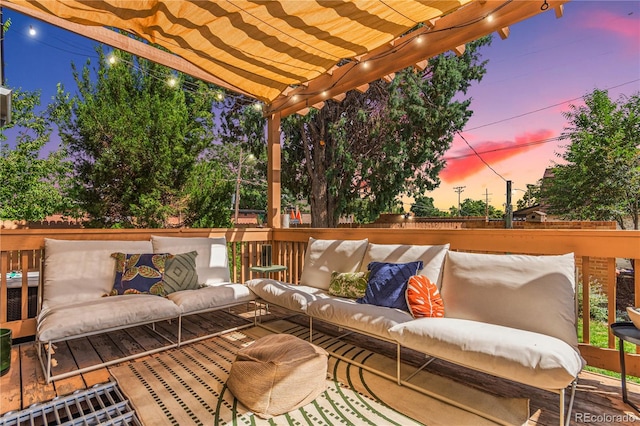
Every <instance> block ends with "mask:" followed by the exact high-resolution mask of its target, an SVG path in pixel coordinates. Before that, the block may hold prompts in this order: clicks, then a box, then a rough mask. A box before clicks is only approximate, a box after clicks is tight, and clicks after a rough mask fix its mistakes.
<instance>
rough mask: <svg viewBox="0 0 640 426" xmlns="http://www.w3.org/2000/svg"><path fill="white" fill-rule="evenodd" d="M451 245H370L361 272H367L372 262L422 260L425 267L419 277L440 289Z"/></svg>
mask: <svg viewBox="0 0 640 426" xmlns="http://www.w3.org/2000/svg"><path fill="white" fill-rule="evenodd" d="M448 250H449V244H444V245H436V246H419V245H409V244H374V243H370V244H369V245H368V247H367V251H366V252H365V254H364V259H363V260H362V265H361V266H360V271H366V270H367V266H368V265H369V263H371V262H387V263H407V262H415V261H416V260H422V264H423V265H424V266H423V268H422V269H421V270H419V271H418V275H424V276H426V277H427V278H429V281H431V282H432V283H435V284H436V285H437V286H438V288H440V283H441V277H442V266H443V264H444V257H445V255H446V254H447V251H448Z"/></svg>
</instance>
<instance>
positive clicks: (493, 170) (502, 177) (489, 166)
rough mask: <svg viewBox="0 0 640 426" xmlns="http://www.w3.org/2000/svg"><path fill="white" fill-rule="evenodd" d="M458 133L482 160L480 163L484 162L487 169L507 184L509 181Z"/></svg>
mask: <svg viewBox="0 0 640 426" xmlns="http://www.w3.org/2000/svg"><path fill="white" fill-rule="evenodd" d="M457 133H458V136H460V137H461V138H462V140H463V141H464V143H466V144H467V146H468V147H469V148H471V151H473V153H474V154H475V155H476V156H477V157H478V158H479V159H480V161H482V162H483V163H484V165H485V166H487V167H488V168H489V170H491V171H492V172H493V173H495V174H496V175H497V176H498V177H499V178H500V179H502V180H503V181H505V182H506V181H507V180H506V179H505V178H504V176H502V175H501V174H500V173H498V172H497V171H496V170H495V169H494V168H493V167H491V165H490V164H489V163H487V162H486V161H485V159H484V158H482V156H481V155H480V154H479V153H478V151H476V149H475V148H474V147H473V146H471V144H470V143H469V141H467V140H466V139H465V138H464V136H462V133H460V132H459V131H458V132H457Z"/></svg>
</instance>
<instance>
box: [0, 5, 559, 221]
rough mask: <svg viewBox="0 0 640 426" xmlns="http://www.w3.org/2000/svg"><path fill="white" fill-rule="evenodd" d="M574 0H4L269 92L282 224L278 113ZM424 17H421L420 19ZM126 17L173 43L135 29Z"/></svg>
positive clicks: (206, 76)
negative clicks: (135, 38)
mask: <svg viewBox="0 0 640 426" xmlns="http://www.w3.org/2000/svg"><path fill="white" fill-rule="evenodd" d="M567 1H568V0H527V1H517V0H506V1H498V0H446V1H435V0H434V1H427V0H386V1H384V2H381V1H375V0H350V1H342V2H329V1H320V0H305V1H298V0H280V1H270V2H252V1H245V0H237V1H234V2H219V1H211V2H192V1H174V0H105V1H99V2H98V1H96V2H86V1H80V0H0V7H6V8H9V9H12V10H15V11H17V12H19V13H23V14H25V15H28V16H32V17H34V18H36V19H40V20H42V21H45V22H48V23H50V24H53V25H56V26H59V27H61V28H64V29H67V30H69V31H72V32H75V33H78V34H81V35H83V36H86V37H89V38H92V39H95V40H97V41H99V42H101V43H104V44H107V45H110V46H112V47H115V48H118V49H121V50H125V51H128V52H130V53H132V54H135V55H137V56H140V57H144V58H146V59H149V60H151V61H154V62H157V63H159V64H162V65H165V66H167V67H170V68H172V69H175V70H177V71H180V72H183V73H186V74H189V75H192V76H194V77H196V78H199V79H202V80H203V81H207V82H210V83H214V84H216V85H218V86H220V87H224V88H226V89H229V90H232V91H235V92H237V93H241V94H244V95H247V96H250V97H254V98H256V99H259V100H261V101H264V102H265V103H266V106H265V108H264V110H263V111H264V113H265V116H266V117H267V123H268V129H267V137H268V141H267V152H268V172H267V179H268V192H269V194H268V217H267V224H268V226H270V227H273V228H279V227H280V197H281V184H280V169H281V156H280V154H281V151H280V120H281V118H283V117H286V116H287V115H290V114H293V113H299V114H304V113H306V112H308V111H309V108H311V107H316V108H320V107H322V105H324V102H325V101H327V100H328V99H333V100H338V101H340V100H341V99H343V98H344V93H346V92H348V91H350V90H361V91H362V90H366V87H367V85H368V83H370V82H371V81H374V80H377V79H380V78H386V79H389V78H390V76H392V75H393V73H395V72H397V71H399V70H402V69H404V68H407V67H411V66H413V67H417V68H418V69H421V68H424V67H426V64H427V62H426V61H427V60H428V59H429V58H431V57H434V56H436V55H438V54H441V53H443V52H447V51H450V50H452V51H454V52H456V53H457V54H462V53H463V52H464V46H465V44H466V43H468V42H471V41H473V40H476V39H478V38H480V37H483V36H485V35H487V34H490V33H492V32H494V31H495V32H497V33H498V34H499V35H500V37H501V38H503V39H504V38H507V37H508V35H509V31H510V26H511V25H513V24H515V23H517V22H520V21H522V20H524V19H528V18H530V17H532V16H534V15H537V14H538V13H542V12H544V11H546V10H547V9H553V10H555V16H556V17H561V16H562V13H563V9H562V8H563V4H564V3H566V2H567ZM419 24H423V25H422V27H420V28H418V29H416V28H417V27H418V26H419ZM105 26H108V27H111V28H119V29H121V30H124V31H128V32H130V33H132V34H135V35H137V36H139V37H141V38H143V39H146V40H147V41H149V42H151V43H156V44H159V45H161V46H163V47H164V48H166V49H168V50H169V51H170V53H169V52H165V51H162V50H160V49H156V48H154V47H152V46H151V45H150V44H147V43H144V42H140V41H137V40H134V39H133V38H131V37H128V36H126V35H123V34H119V33H118V32H116V31H113V30H112V29H109V28H106V27H105Z"/></svg>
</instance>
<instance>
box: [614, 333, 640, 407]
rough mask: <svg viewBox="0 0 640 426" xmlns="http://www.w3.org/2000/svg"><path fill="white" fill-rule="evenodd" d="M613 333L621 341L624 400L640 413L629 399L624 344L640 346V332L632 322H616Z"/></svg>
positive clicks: (621, 374) (621, 372) (621, 376)
mask: <svg viewBox="0 0 640 426" xmlns="http://www.w3.org/2000/svg"><path fill="white" fill-rule="evenodd" d="M611 332H612V333H613V335H614V336H616V337H618V338H619V339H620V345H619V346H620V347H619V351H620V379H621V381H622V400H623V401H624V402H626V403H627V404H629V405H630V406H631V407H633V409H634V410H636V411H637V412H639V413H640V410H639V409H638V407H636V405H635V404H634V403H633V402H631V401H629V398H628V397H627V376H626V373H625V366H624V342H629V343H633V344H635V345H640V330H639V329H637V328H636V326H635V325H633V323H632V322H616V323H613V324H611Z"/></svg>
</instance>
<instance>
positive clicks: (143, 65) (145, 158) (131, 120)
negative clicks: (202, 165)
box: [51, 47, 213, 227]
mask: <svg viewBox="0 0 640 426" xmlns="http://www.w3.org/2000/svg"><path fill="white" fill-rule="evenodd" d="M97 51H98V54H99V62H98V64H97V66H96V67H94V68H93V69H92V68H91V63H90V62H87V64H86V65H85V66H84V67H83V69H82V70H81V72H80V71H78V70H77V68H76V67H75V65H73V64H72V70H73V76H74V79H75V82H76V84H77V94H76V95H74V96H71V95H70V94H68V93H65V91H64V87H62V86H61V87H59V88H58V93H57V96H56V99H55V103H54V107H53V108H52V109H51V115H52V117H53V118H54V119H55V121H56V123H57V124H58V127H59V130H60V135H61V138H62V140H63V143H64V145H65V147H66V148H67V151H68V153H69V155H70V157H71V160H72V161H73V165H74V167H73V178H74V183H75V185H74V187H73V191H72V194H73V196H74V197H75V199H77V200H78V203H79V205H80V206H81V208H82V209H84V210H85V211H86V212H87V213H88V214H89V216H90V218H91V224H92V225H93V226H100V227H113V226H118V227H163V226H166V223H167V218H168V217H169V216H170V215H172V214H175V213H176V210H177V209H176V206H178V205H179V204H180V200H182V199H183V198H182V197H181V192H182V190H183V187H184V186H185V184H186V182H187V181H188V179H189V177H190V174H191V172H192V169H193V167H194V165H195V164H196V161H197V159H198V156H199V155H200V154H201V153H202V151H203V150H204V148H205V147H207V146H209V145H210V143H211V141H212V139H213V134H212V131H211V129H212V128H213V114H212V112H211V105H212V99H213V98H212V96H213V92H212V91H211V90H210V89H209V88H208V87H207V86H205V85H204V84H203V83H201V82H196V81H193V80H190V79H188V78H186V77H183V76H179V75H177V76H176V75H173V74H172V73H171V71H170V70H169V69H167V68H165V67H163V66H161V65H157V64H154V63H152V62H150V61H147V60H144V59H139V58H136V57H134V56H132V55H130V54H128V53H125V52H120V51H114V52H113V53H112V55H113V57H115V62H114V63H111V64H110V63H109V61H107V58H106V57H105V53H104V50H103V49H102V47H99V48H98V49H97ZM171 78H175V79H176V80H175V81H176V82H177V83H176V84H175V86H171V85H170V84H168V82H169V81H170V79H171ZM187 85H188V86H189V90H182V89H184V88H186V86H187Z"/></svg>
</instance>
